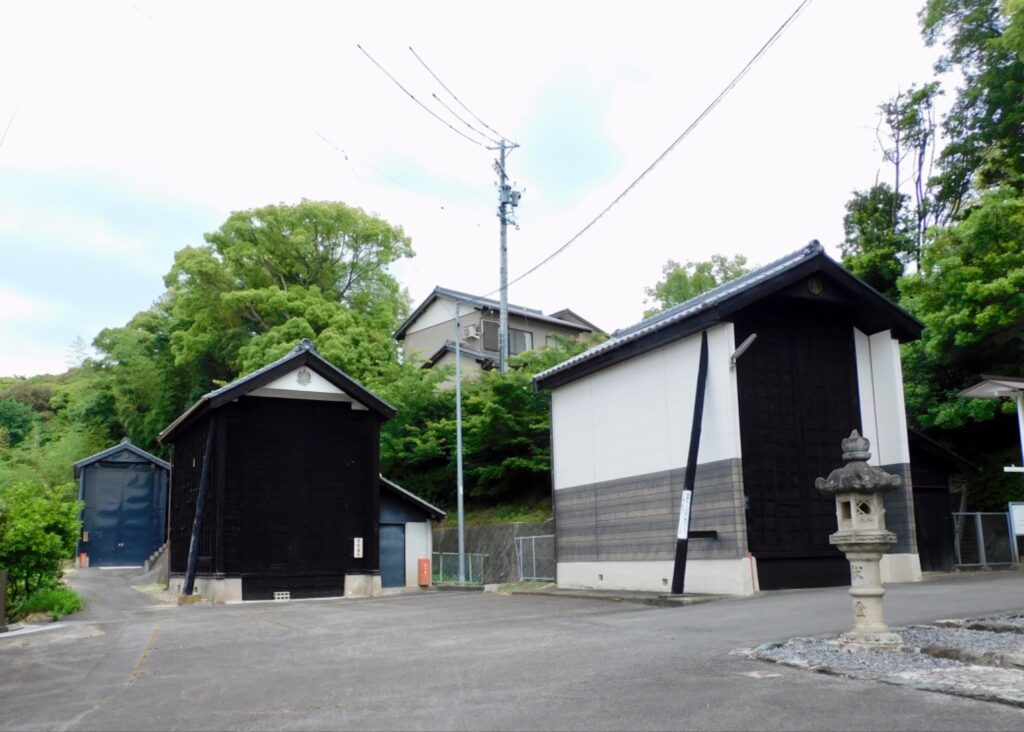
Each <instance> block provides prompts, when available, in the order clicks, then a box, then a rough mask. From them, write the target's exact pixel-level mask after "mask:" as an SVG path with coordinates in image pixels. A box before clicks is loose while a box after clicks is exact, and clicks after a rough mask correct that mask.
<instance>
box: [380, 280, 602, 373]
mask: <svg viewBox="0 0 1024 732" xmlns="http://www.w3.org/2000/svg"><path fill="white" fill-rule="evenodd" d="M456 303H459V325H460V329H459V333H458V338H459V341H460V342H459V348H460V351H461V357H462V370H463V373H464V374H466V375H470V374H473V373H476V372H479V371H482V370H486V369H491V368H496V367H497V365H498V318H499V309H500V306H501V304H500V303H499V302H498V301H497V300H491V299H489V298H485V297H477V296H475V295H470V294H468V293H465V292H458V291H456V290H449V289H447V288H444V287H435V288H434V290H433V291H432V292H431V293H430V295H428V296H427V298H426V299H425V300H424V301H423V302H422V303H420V304H419V306H417V307H416V309H415V310H413V311H412V313H411V314H410V315H409V317H408V318H406V319H405V322H403V323H402V325H401V326H400V327H399V328H398V330H397V331H395V339H396V340H398V341H399V342H400V343H401V344H402V347H403V352H404V354H405V357H406V358H413V359H419V360H422V361H423V366H424V368H431V367H433V366H441V365H446V364H453V363H455V338H456V332H455V304H456ZM597 333H602V331H601V330H600V329H599V328H598V327H597V326H596V325H594V324H593V323H591V322H589V321H587V320H585V319H584V318H582V317H580V316H579V315H577V314H576V313H574V312H573V311H572V310H569V309H568V308H566V309H563V310H559V311H558V312H556V313H551V314H550V315H545V314H544V313H543V312H542V311H540V310H537V309H534V308H526V307H522V306H519V305H513V304H511V303H509V305H508V346H509V348H508V351H509V355H510V356H514V355H516V354H518V353H523V352H524V351H532V350H535V349H541V348H544V347H545V346H549V345H555V344H556V343H557V339H558V338H562V339H568V340H577V339H580V338H588V337H590V336H592V335H595V334H597Z"/></svg>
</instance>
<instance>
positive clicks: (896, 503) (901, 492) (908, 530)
mask: <svg viewBox="0 0 1024 732" xmlns="http://www.w3.org/2000/svg"><path fill="white" fill-rule="evenodd" d="M882 469H883V470H884V471H885V472H887V473H892V474H894V475H898V476H900V477H901V478H902V479H903V485H902V486H900V487H899V488H897V489H896V490H894V491H891V492H890V493H885V494H883V500H884V501H885V527H886V528H887V529H888V530H889V531H892V532H894V533H895V534H896V543H895V544H894V545H893V547H892V549H890V550H889V553H890V554H917V521H915V519H914V486H913V485H912V484H911V482H910V465H909V463H899V464H896V465H883V466H882Z"/></svg>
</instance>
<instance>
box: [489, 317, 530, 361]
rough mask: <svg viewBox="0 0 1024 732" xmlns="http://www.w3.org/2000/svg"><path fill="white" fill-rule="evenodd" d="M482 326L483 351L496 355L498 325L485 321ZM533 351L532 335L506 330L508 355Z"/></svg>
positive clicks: (524, 331) (523, 331)
mask: <svg viewBox="0 0 1024 732" xmlns="http://www.w3.org/2000/svg"><path fill="white" fill-rule="evenodd" d="M483 326H484V338H483V340H484V343H483V346H484V350H485V351H491V352H492V353H497V351H498V323H496V322H495V321H493V320H485V321H484V322H483ZM532 350H533V333H531V332H530V331H528V330H516V329H515V328H509V329H508V353H509V355H510V356H514V355H516V354H517V353H522V352H523V351H532Z"/></svg>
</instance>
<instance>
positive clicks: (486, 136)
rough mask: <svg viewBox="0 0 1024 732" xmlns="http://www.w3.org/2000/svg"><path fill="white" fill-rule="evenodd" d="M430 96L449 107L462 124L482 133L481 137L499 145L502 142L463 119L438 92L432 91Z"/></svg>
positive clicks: (446, 107)
mask: <svg viewBox="0 0 1024 732" xmlns="http://www.w3.org/2000/svg"><path fill="white" fill-rule="evenodd" d="M430 96H432V97H433V98H434V101H435V102H437V103H438V104H440V105H441V106H442V107H444V108H445V109H447V110H448V113H449V114H450V115H451V116H452V117H454V118H455V119H457V120H458V121H459V122H461V123H462V124H464V125H466V127H468V128H469V129H471V130H473V132H475V133H476V134H478V135H480V137H482V138H484V139H485V140H489V141H490V142H493V143H494V144H495V145H499V144H501V143H499V142H498V141H497V140H495V139H494V138H493V137H489V136H488V135H487V134H486V133H484V132H481V131H480V130H478V129H477V128H476V127H474V126H473V125H471V124H470V123H469V122H467V121H466V120H464V119H463V118H462V117H460V116H459V113H458V112H456V111H455V110H454V109H452V108H451V107H449V106H448V105H447V104H445V103H444V100H442V99H441V97H439V96H437V94H433V93H432V94H431V95H430Z"/></svg>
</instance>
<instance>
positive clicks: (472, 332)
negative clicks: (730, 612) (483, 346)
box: [462, 325, 480, 341]
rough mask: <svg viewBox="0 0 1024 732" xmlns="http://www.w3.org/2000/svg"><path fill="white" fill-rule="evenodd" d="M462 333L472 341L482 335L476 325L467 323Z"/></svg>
mask: <svg viewBox="0 0 1024 732" xmlns="http://www.w3.org/2000/svg"><path fill="white" fill-rule="evenodd" d="M462 334H463V335H464V336H465V337H466V340H470V341H471V340H473V339H474V338H479V337H480V333H479V332H478V331H477V328H476V326H475V325H467V326H466V327H465V328H463V329H462Z"/></svg>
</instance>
